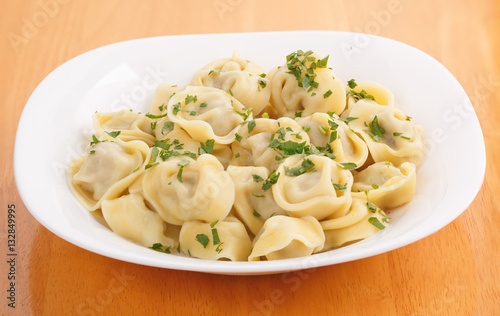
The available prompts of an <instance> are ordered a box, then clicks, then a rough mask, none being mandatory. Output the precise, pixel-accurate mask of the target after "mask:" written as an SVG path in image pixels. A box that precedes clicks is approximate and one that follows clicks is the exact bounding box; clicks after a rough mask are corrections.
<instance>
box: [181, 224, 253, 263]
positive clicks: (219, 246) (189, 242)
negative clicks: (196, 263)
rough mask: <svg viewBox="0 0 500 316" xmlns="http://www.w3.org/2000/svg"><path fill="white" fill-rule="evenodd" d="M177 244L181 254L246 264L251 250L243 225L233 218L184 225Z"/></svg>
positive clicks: (250, 242) (250, 243)
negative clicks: (179, 246)
mask: <svg viewBox="0 0 500 316" xmlns="http://www.w3.org/2000/svg"><path fill="white" fill-rule="evenodd" d="M179 241H180V244H181V251H182V252H183V253H184V254H186V255H188V256H191V257H196V258H200V259H207V260H230V261H246V260H247V258H248V256H249V255H250V250H251V248H252V241H251V240H250V237H249V236H248V233H247V230H246V228H245V226H244V225H243V224H242V223H241V222H240V221H239V220H238V219H236V218H234V217H227V218H225V219H224V220H220V221H215V222H212V223H207V222H201V221H188V222H185V223H184V224H183V225H182V229H181V232H180V237H179Z"/></svg>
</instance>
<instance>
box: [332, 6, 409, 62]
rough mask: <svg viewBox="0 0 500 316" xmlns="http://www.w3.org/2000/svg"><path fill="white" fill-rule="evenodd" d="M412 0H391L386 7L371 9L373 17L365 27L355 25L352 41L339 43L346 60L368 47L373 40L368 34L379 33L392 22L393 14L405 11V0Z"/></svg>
mask: <svg viewBox="0 0 500 316" xmlns="http://www.w3.org/2000/svg"><path fill="white" fill-rule="evenodd" d="M411 1H412V0H405V1H401V0H390V1H389V2H387V5H386V7H385V9H380V10H372V11H370V17H371V19H370V20H369V21H368V22H366V23H365V25H364V27H363V28H359V27H354V32H356V34H355V35H354V37H353V39H352V42H347V41H344V42H341V43H340V44H339V45H340V49H341V51H342V54H343V55H344V57H345V58H346V60H347V61H348V62H351V56H353V55H355V54H359V53H361V51H362V49H364V48H366V47H368V45H370V43H371V41H372V40H371V38H370V36H368V35H367V34H373V35H379V34H380V33H381V32H382V30H383V29H384V28H386V27H387V26H389V24H390V23H391V22H392V19H393V16H395V15H398V14H400V13H401V12H403V9H404V5H403V2H411Z"/></svg>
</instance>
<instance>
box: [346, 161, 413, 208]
mask: <svg viewBox="0 0 500 316" xmlns="http://www.w3.org/2000/svg"><path fill="white" fill-rule="evenodd" d="M416 170H417V168H416V167H415V165H414V164H412V163H411V162H405V163H403V164H402V165H401V166H400V167H399V168H398V167H395V166H394V165H393V164H392V163H390V162H388V161H386V162H377V163H374V164H373V165H370V166H368V167H367V168H366V169H364V170H362V171H360V172H355V173H354V184H353V186H352V196H353V197H360V198H363V195H365V192H369V194H368V193H366V194H367V195H368V196H369V198H370V201H372V202H373V203H374V204H376V205H377V206H379V207H381V208H382V209H391V208H394V207H397V206H399V205H402V204H405V203H408V202H410V201H411V199H412V198H413V195H415V185H416V182H417V173H416Z"/></svg>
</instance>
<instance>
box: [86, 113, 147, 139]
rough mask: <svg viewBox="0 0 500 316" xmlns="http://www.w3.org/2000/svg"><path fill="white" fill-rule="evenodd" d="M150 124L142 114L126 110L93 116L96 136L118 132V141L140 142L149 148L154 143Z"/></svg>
mask: <svg viewBox="0 0 500 316" xmlns="http://www.w3.org/2000/svg"><path fill="white" fill-rule="evenodd" d="M151 123H152V120H151V119H150V118H148V117H146V116H145V115H144V114H141V113H135V112H132V111H127V110H122V111H119V112H115V113H96V114H94V128H95V130H96V133H97V136H101V135H103V134H104V133H118V132H119V134H118V135H117V137H118V138H119V139H122V140H124V141H128V140H142V141H144V142H146V143H147V144H148V145H149V146H151V145H153V144H154V142H155V137H154V133H153V130H152V128H151ZM112 135H113V134H112Z"/></svg>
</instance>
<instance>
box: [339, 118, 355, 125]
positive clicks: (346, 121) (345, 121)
mask: <svg viewBox="0 0 500 316" xmlns="http://www.w3.org/2000/svg"><path fill="white" fill-rule="evenodd" d="M357 119H358V118H357V117H346V118H340V120H341V121H342V122H344V123H346V124H349V122H351V121H354V120H357Z"/></svg>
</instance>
